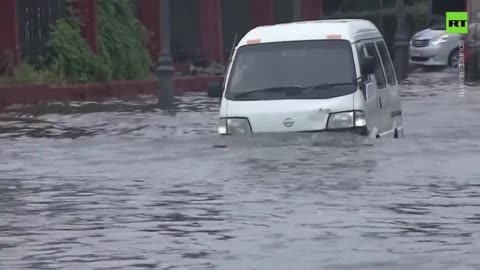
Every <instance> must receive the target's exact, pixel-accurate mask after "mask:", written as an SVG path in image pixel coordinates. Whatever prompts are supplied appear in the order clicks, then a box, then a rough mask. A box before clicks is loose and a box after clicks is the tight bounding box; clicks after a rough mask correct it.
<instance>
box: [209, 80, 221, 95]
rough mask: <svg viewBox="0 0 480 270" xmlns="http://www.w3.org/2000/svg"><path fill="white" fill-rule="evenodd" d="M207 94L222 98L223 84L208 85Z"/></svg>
mask: <svg viewBox="0 0 480 270" xmlns="http://www.w3.org/2000/svg"><path fill="white" fill-rule="evenodd" d="M207 94H208V96H209V97H221V96H222V94H223V87H222V84H221V83H218V82H214V83H210V84H208V89H207Z"/></svg>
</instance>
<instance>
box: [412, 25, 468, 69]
mask: <svg viewBox="0 0 480 270" xmlns="http://www.w3.org/2000/svg"><path fill="white" fill-rule="evenodd" d="M461 38H462V36H461V35H459V34H448V33H447V32H446V30H445V26H444V25H440V26H436V27H431V28H428V29H425V30H423V31H420V32H418V33H416V34H415V35H414V36H413V37H412V39H411V41H410V64H411V65H413V66H421V67H426V68H428V67H447V66H450V67H456V66H458V62H459V59H460V58H459V43H460V40H461Z"/></svg>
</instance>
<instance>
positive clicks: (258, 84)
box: [226, 40, 356, 100]
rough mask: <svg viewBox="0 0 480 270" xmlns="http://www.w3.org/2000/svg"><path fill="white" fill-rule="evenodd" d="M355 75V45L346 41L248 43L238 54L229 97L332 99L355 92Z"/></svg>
mask: <svg viewBox="0 0 480 270" xmlns="http://www.w3.org/2000/svg"><path fill="white" fill-rule="evenodd" d="M355 74H356V72H355V64H354V59H353V53H352V45H351V43H350V42H348V41H346V40H316V41H293V42H280V43H263V44H255V45H247V46H243V47H240V48H239V49H238V51H237V53H236V56H235V59H234V62H233V66H232V70H231V74H230V76H229V82H228V84H227V89H226V97H227V98H228V99H233V100H242V99H246V100H252V99H253V100H263V99H292V98H294V99H320V98H331V97H336V96H341V95H346V94H350V93H353V92H354V91H355V90H356V86H355V77H356V76H355ZM314 86H317V87H314ZM262 90H265V91H262ZM250 92H251V93H252V94H249V93H250Z"/></svg>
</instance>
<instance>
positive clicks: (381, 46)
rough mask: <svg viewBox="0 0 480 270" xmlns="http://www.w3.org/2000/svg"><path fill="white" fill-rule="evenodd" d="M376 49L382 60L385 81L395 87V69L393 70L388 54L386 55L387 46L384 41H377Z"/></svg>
mask: <svg viewBox="0 0 480 270" xmlns="http://www.w3.org/2000/svg"><path fill="white" fill-rule="evenodd" d="M377 48H378V51H379V52H380V57H381V58H382V62H383V66H384V68H385V74H386V75H387V81H388V84H390V85H395V84H396V82H395V69H394V68H393V64H392V60H391V59H390V54H389V53H388V49H387V46H386V45H385V42H384V41H377Z"/></svg>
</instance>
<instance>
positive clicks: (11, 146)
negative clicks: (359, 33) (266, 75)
mask: <svg viewBox="0 0 480 270" xmlns="http://www.w3.org/2000/svg"><path fill="white" fill-rule="evenodd" d="M454 77H455V74H453V73H452V72H451V73H443V74H440V73H420V74H415V75H413V76H412V78H411V80H410V82H409V84H408V85H407V86H405V88H404V89H403V91H402V96H403V98H404V106H403V107H404V108H403V110H404V113H405V132H406V134H405V135H406V138H405V139H404V140H393V139H388V138H387V139H385V140H370V139H367V138H364V137H358V136H353V135H348V134H341V135H333V134H327V133H324V134H301V135H291V134H289V135H272V134H269V135H258V136H254V137H243V138H232V137H218V136H217V135H216V134H215V125H216V121H217V119H216V117H217V110H218V100H216V99H208V98H206V97H204V96H201V95H200V96H198V95H191V96H185V97H182V99H181V101H179V102H178V103H177V108H176V110H174V111H173V112H169V113H163V112H161V111H158V110H157V109H156V108H155V106H154V99H152V98H150V97H141V98H139V99H138V100H135V101H128V102H122V101H115V100H114V101H110V102H107V103H101V104H99V103H77V104H75V103H74V104H69V105H63V104H51V105H48V106H44V107H30V108H28V107H27V108H19V109H16V110H15V111H12V112H9V113H7V114H4V115H1V116H0V117H1V120H0V269H402V270H403V269H407V268H411V269H478V268H479V267H480V260H478V259H477V256H476V254H478V253H479V252H480V246H479V243H480V242H479V240H480V239H478V238H479V231H480V214H479V212H478V209H479V204H480V203H479V201H478V198H479V197H480V184H479V183H478V179H480V169H478V160H479V159H478V151H479V144H478V134H479V133H480V125H479V124H476V123H478V111H479V110H480V96H479V93H480V91H479V90H480V89H479V88H478V87H477V86H470V87H469V88H467V90H466V98H460V97H459V96H458V92H457V85H456V83H455V80H454Z"/></svg>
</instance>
